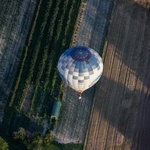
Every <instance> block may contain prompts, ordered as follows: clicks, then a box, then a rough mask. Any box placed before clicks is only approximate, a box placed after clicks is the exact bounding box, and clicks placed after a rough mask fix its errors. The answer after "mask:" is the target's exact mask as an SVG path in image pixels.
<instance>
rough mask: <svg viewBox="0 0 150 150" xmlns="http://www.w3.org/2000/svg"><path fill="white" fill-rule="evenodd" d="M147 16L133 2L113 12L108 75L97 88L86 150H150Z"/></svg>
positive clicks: (117, 5)
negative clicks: (148, 133) (149, 132)
mask: <svg viewBox="0 0 150 150" xmlns="http://www.w3.org/2000/svg"><path fill="white" fill-rule="evenodd" d="M148 11H149V10H148V9H146V8H144V7H142V6H141V5H139V4H138V3H134V2H131V1H125V2H122V1H117V2H116V5H115V6H114V13H113V18H112V20H111V22H112V23H111V25H110V32H109V34H108V41H107V47H106V54H105V58H104V72H103V76H102V79H101V81H100V82H99V83H98V84H97V85H96V94H95V97H94V102H93V107H92V113H91V118H90V122H89V127H88V131H87V135H86V139H85V145H84V149H86V150H103V149H105V150H106V149H108V150H128V149H135V150H137V149H139V150H141V149H143V150H147V149H148V144H149V143H148V141H149V140H150V137H149V136H148V135H147V133H146V131H147V132H148V131H149V129H150V128H149V127H148V123H150V119H149V118H148V116H147V114H148V112H149V107H150V105H149V102H148V100H149V94H150V89H149V85H148V83H149V79H150V72H149V70H150V67H149V66H150V64H149V60H150V56H149V53H150V52H149V46H150V45H149V42H148V39H150V34H149V33H150V31H149V29H148V26H149V24H150V23H149V22H150V21H149V18H148ZM97 32H98V31H97ZM145 124H146V125H145ZM137 130H138V132H137ZM145 130H146V131H145ZM143 138H145V140H143Z"/></svg>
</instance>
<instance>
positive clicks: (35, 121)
mask: <svg viewBox="0 0 150 150" xmlns="http://www.w3.org/2000/svg"><path fill="white" fill-rule="evenodd" d="M81 3H82V0H80V1H76V0H72V1H68V0H65V1H63V0H61V1H60V0H57V1H55V0H54V1H47V0H39V1H38V3H37V4H36V10H35V12H34V16H33V18H34V19H33V20H32V25H31V27H30V30H29V34H28V37H27V39H26V42H25V46H24V50H23V52H22V56H21V59H20V64H19V67H18V70H17V72H16V75H15V80H14V82H13V86H12V89H11V92H9V93H10V94H9V98H8V104H7V106H6V107H5V110H4V117H3V122H2V130H3V132H5V133H7V134H9V133H10V134H11V133H12V132H13V131H16V130H18V129H19V127H24V128H25V129H27V130H30V131H31V132H33V131H42V129H43V128H44V124H45V122H46V121H45V119H46V120H50V119H49V118H50V115H51V111H52V105H53V102H54V100H56V99H57V100H62V99H63V90H62V89H63V86H64V83H62V82H61V78H60V77H59V74H58V71H57V62H58V59H59V57H60V55H61V54H62V52H63V51H64V50H66V49H67V48H69V47H70V45H71V43H72V36H73V34H74V29H75V27H76V20H77V17H78V12H79V10H80V6H81ZM17 4H18V5H19V3H17ZM8 14H9V13H8ZM30 19H31V18H30ZM6 56H7V55H6ZM7 61H8V60H7ZM9 75H10V74H9ZM5 77H6V76H5ZM48 122H49V121H48ZM49 124H51V123H49Z"/></svg>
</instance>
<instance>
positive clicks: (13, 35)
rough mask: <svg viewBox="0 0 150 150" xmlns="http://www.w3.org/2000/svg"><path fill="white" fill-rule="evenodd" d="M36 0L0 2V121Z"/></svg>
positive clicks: (0, 120)
mask: <svg viewBox="0 0 150 150" xmlns="http://www.w3.org/2000/svg"><path fill="white" fill-rule="evenodd" d="M36 3H37V0H33V1H30V0H26V1H22V0H20V1H19V0H18V1H10V0H7V1H4V0H1V2H0V107H1V109H0V122H2V117H3V109H4V107H5V105H6V103H7V99H8V96H9V93H10V91H11V87H12V84H13V81H14V78H15V75H16V70H17V67H18V64H19V62H20V58H21V54H22V52H23V47H24V44H25V40H26V38H27V34H28V32H29V27H30V25H31V21H32V17H33V14H34V10H35V7H36Z"/></svg>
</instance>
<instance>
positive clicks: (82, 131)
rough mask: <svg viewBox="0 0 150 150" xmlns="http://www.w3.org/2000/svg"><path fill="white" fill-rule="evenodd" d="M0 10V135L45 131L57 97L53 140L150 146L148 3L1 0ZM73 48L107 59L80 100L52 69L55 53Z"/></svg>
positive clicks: (90, 149)
mask: <svg viewBox="0 0 150 150" xmlns="http://www.w3.org/2000/svg"><path fill="white" fill-rule="evenodd" d="M81 4H82V5H81ZM0 7H1V9H0V31H1V33H0V107H1V108H2V109H1V110H0V111H1V112H0V123H1V122H2V124H0V127H2V128H1V132H2V131H3V132H4V134H5V135H6V134H9V135H10V134H11V133H12V132H13V131H16V130H18V128H19V127H24V128H25V129H27V130H29V131H31V132H33V131H40V132H41V133H42V131H43V128H44V126H46V125H45V122H47V120H50V119H49V117H50V114H51V109H52V105H53V101H54V100H55V99H58V100H63V101H62V104H63V105H62V109H61V116H60V118H59V120H58V122H57V125H56V128H55V129H54V131H53V133H54V134H55V136H56V140H57V141H58V142H60V143H77V147H78V146H79V147H82V143H84V149H85V150H103V149H108V150H111V149H115V150H123V149H124V150H129V149H133V150H138V149H139V150H147V149H148V150H149V141H150V135H149V132H150V127H149V124H150V116H149V115H148V114H149V110H150V104H149V94H150V85H149V82H150V80H149V79H150V71H149V70H150V62H149V60H150V42H149V40H150V29H149V27H150V4H149V3H148V0H147V1H146V0H145V1H144V0H126V1H123V0H117V1H115V0H114V1H113V0H107V1H106V0H87V2H86V3H82V0H80V1H79V0H78V1H77V0H71V1H70V0H65V1H64V0H54V1H47V0H39V1H37V0H32V1H30V0H26V1H16V2H14V1H10V0H7V2H6V3H5V2H4V0H2V1H1V5H0ZM2 8H5V9H2ZM9 8H10V9H9ZM80 8H81V10H80ZM8 10H10V13H11V14H12V15H10V13H9V11H8ZM79 10H80V13H79ZM78 13H79V16H78ZM32 17H33V19H32ZM77 19H78V22H76V20H77ZM29 27H30V28H29ZM28 33H29V34H28ZM74 45H86V46H89V47H91V48H93V49H95V50H96V51H98V52H99V54H100V55H102V58H103V60H104V72H103V76H102V78H101V79H100V81H99V82H98V83H97V84H96V86H94V87H92V88H90V89H88V90H86V91H85V92H84V93H83V98H82V100H81V101H79V100H78V98H77V96H76V93H75V91H73V90H72V89H70V88H69V87H65V86H64V83H62V82H61V79H60V77H59V75H58V72H57V61H58V58H59V56H60V55H61V53H62V52H63V51H64V50H65V49H67V48H69V47H70V46H74ZM18 66H19V69H18ZM13 81H14V82H13ZM7 102H8V103H7ZM6 103H7V105H6ZM5 106H6V107H5ZM4 107H5V111H3V109H4ZM3 112H4V118H3ZM45 120H46V121H45ZM48 123H49V121H48ZM49 125H50V124H49ZM49 127H50V126H49ZM78 143H79V145H78ZM80 143H81V144H80ZM52 146H54V147H55V145H52ZM62 146H63V145H62ZM70 146H71V147H72V145H70ZM64 148H65V147H64ZM69 148H70V147H69Z"/></svg>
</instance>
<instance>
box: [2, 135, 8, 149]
mask: <svg viewBox="0 0 150 150" xmlns="http://www.w3.org/2000/svg"><path fill="white" fill-rule="evenodd" d="M0 150H9V146H8V143H7V142H6V141H5V140H4V139H3V138H2V137H0Z"/></svg>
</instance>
